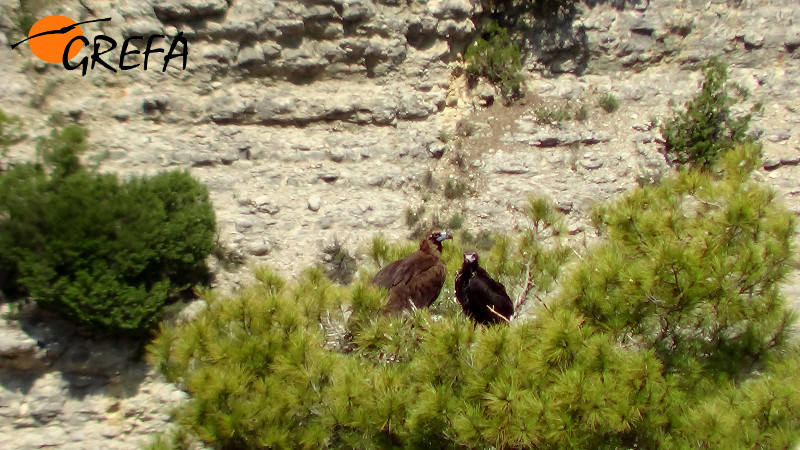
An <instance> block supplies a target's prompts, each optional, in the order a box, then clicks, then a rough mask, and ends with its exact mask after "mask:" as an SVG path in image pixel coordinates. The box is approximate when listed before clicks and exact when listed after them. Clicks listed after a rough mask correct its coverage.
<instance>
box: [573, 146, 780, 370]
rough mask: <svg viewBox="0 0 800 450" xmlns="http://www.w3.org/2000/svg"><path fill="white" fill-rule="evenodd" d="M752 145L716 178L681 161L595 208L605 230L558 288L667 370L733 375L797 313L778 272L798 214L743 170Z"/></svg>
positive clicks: (766, 349)
mask: <svg viewBox="0 0 800 450" xmlns="http://www.w3.org/2000/svg"><path fill="white" fill-rule="evenodd" d="M757 154H758V149H757V148H756V147H754V146H753V145H746V146H741V147H739V148H738V149H736V150H734V151H731V152H729V153H728V154H727V155H726V157H725V159H724V160H723V161H722V163H721V175H720V176H721V178H720V179H715V177H714V176H712V175H711V174H708V173H705V172H701V171H681V172H679V173H678V174H677V176H675V177H672V178H668V179H665V180H663V181H662V182H661V184H660V185H658V186H656V187H646V188H642V189H637V190H636V191H634V192H633V193H632V194H630V195H627V196H625V197H624V198H623V199H621V200H619V201H618V202H615V203H613V204H610V205H604V206H601V207H600V208H598V210H597V211H596V220H597V222H599V223H600V224H601V227H602V229H603V231H604V232H605V233H606V234H607V236H608V239H607V240H606V242H605V243H604V244H603V245H602V246H601V247H599V248H598V249H596V250H595V251H594V252H592V253H591V254H589V255H587V256H586V257H585V258H584V263H585V264H583V265H582V266H581V267H580V269H579V270H576V271H575V273H574V274H573V276H572V278H571V279H570V280H569V282H567V283H566V284H565V295H564V298H565V299H566V300H567V301H568V302H570V304H571V305H572V306H573V307H575V308H577V310H578V311H580V312H581V313H582V314H584V315H585V316H586V317H587V319H588V320H590V321H591V323H593V324H594V325H595V326H598V327H600V328H602V329H604V330H607V331H609V332H611V333H613V334H614V335H615V336H618V337H619V339H622V340H626V341H631V342H633V343H635V344H636V345H637V346H640V347H642V348H646V349H651V350H653V351H654V352H655V354H656V355H657V356H658V358H659V359H660V360H661V361H662V363H663V364H664V366H665V368H666V369H667V370H669V371H679V372H681V373H684V374H688V373H692V374H693V375H692V376H694V374H697V375H698V376H699V375H700V374H709V375H710V374H727V375H736V374H739V373H741V372H742V369H743V368H747V367H752V366H753V365H754V364H755V363H758V362H760V361H761V360H762V359H763V358H764V357H765V356H766V355H768V354H769V353H770V350H772V349H774V348H776V347H780V346H781V345H782V344H783V343H784V342H785V340H786V338H787V328H788V326H789V325H790V324H791V322H792V320H791V319H792V317H791V315H790V314H789V312H788V311H787V310H786V309H785V308H784V303H785V302H784V299H783V298H782V297H781V295H780V289H779V285H778V282H779V281H780V280H781V279H782V278H783V277H784V275H786V273H787V272H788V270H789V268H790V264H789V262H790V258H791V256H792V254H793V247H792V245H791V236H792V233H793V231H794V218H793V216H792V215H791V214H790V213H789V212H788V211H786V210H785V209H784V208H783V207H782V206H781V205H780V204H778V203H777V202H776V201H775V193H774V192H773V191H771V190H769V189H766V188H764V187H762V186H759V185H758V184H757V183H755V182H754V181H752V180H751V179H750V173H751V171H752V170H753V168H754V166H755V164H757V161H758V157H757Z"/></svg>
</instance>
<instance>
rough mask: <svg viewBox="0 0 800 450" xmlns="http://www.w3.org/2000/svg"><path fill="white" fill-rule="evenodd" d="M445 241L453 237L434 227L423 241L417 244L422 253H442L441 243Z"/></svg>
mask: <svg viewBox="0 0 800 450" xmlns="http://www.w3.org/2000/svg"><path fill="white" fill-rule="evenodd" d="M447 239H453V235H452V234H450V233H448V232H447V231H444V230H440V229H438V228H435V227H434V228H431V229H430V230H429V231H428V234H427V235H426V237H425V240H423V241H422V242H421V243H420V244H419V249H420V250H422V251H426V250H432V249H436V251H437V252H439V253H442V242H444V241H446V240H447Z"/></svg>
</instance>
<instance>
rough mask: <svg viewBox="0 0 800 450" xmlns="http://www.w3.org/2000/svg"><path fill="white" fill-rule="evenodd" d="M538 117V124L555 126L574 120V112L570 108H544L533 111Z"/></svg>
mask: <svg viewBox="0 0 800 450" xmlns="http://www.w3.org/2000/svg"><path fill="white" fill-rule="evenodd" d="M533 114H534V115H535V116H536V123H539V124H542V125H555V124H557V123H561V122H566V121H568V120H572V112H571V111H570V109H569V107H568V106H560V107H559V106H554V107H549V106H542V107H540V108H536V110H534V111H533Z"/></svg>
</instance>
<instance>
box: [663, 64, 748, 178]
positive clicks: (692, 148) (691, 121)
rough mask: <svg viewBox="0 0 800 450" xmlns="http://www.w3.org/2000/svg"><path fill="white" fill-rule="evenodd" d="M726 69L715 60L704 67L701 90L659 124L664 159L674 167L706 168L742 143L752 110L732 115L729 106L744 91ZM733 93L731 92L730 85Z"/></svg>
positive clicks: (745, 95) (743, 93) (735, 101)
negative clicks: (729, 77) (733, 81)
mask: <svg viewBox="0 0 800 450" xmlns="http://www.w3.org/2000/svg"><path fill="white" fill-rule="evenodd" d="M727 80H728V68H727V66H726V65H725V64H724V63H723V62H721V61H720V60H718V59H713V60H711V61H709V62H708V63H707V64H706V65H705V66H704V67H703V80H702V81H701V83H700V92H699V93H698V94H697V96H696V97H694V98H693V99H691V100H689V101H687V102H686V104H685V105H684V106H685V110H684V111H678V112H676V113H675V115H674V116H673V117H672V119H669V120H666V121H665V122H664V123H663V124H662V125H661V126H660V130H661V135H662V136H663V138H664V141H665V142H666V144H665V147H664V152H665V156H666V158H667V162H668V163H670V164H673V165H677V166H691V167H699V168H702V169H708V168H710V167H711V166H713V165H714V163H715V162H716V161H717V159H719V157H720V155H721V154H722V153H723V152H724V151H726V150H728V149H730V148H732V147H733V146H734V145H735V144H740V143H745V142H747V141H749V140H751V138H750V137H749V136H748V135H747V130H748V128H749V127H750V119H751V118H752V116H753V112H755V111H757V110H759V109H760V105H756V106H755V107H754V108H753V110H752V111H751V112H750V113H747V114H742V115H738V116H737V115H735V114H734V113H733V111H732V110H731V107H732V106H733V105H735V104H736V103H737V102H739V101H741V100H745V99H747V96H748V94H747V92H746V91H745V90H744V89H742V88H740V87H738V86H731V85H730V84H729V83H728V82H727ZM730 87H732V88H735V90H736V93H735V94H733V95H732V94H730V93H729V88H730Z"/></svg>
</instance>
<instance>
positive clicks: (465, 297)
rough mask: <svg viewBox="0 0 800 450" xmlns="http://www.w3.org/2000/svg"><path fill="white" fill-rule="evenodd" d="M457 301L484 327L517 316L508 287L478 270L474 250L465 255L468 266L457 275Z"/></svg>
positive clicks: (466, 252) (463, 266)
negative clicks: (507, 291) (507, 290)
mask: <svg viewBox="0 0 800 450" xmlns="http://www.w3.org/2000/svg"><path fill="white" fill-rule="evenodd" d="M456 300H458V302H459V303H461V308H462V309H463V310H464V312H465V313H466V314H467V315H468V316H470V317H471V318H472V319H473V320H474V321H475V322H477V323H480V324H484V325H490V324H494V323H500V322H506V321H507V320H508V319H511V316H512V315H513V314H514V302H512V301H511V298H509V296H508V294H507V293H506V288H505V286H503V285H502V284H500V283H499V282H497V281H495V280H493V279H492V277H490V276H489V274H488V273H487V272H486V271H485V270H483V269H482V268H481V267H480V266H478V254H477V253H475V251H474V250H467V251H465V252H464V264H463V265H462V266H461V270H459V271H458V273H457V274H456ZM504 318H505V320H504Z"/></svg>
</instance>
